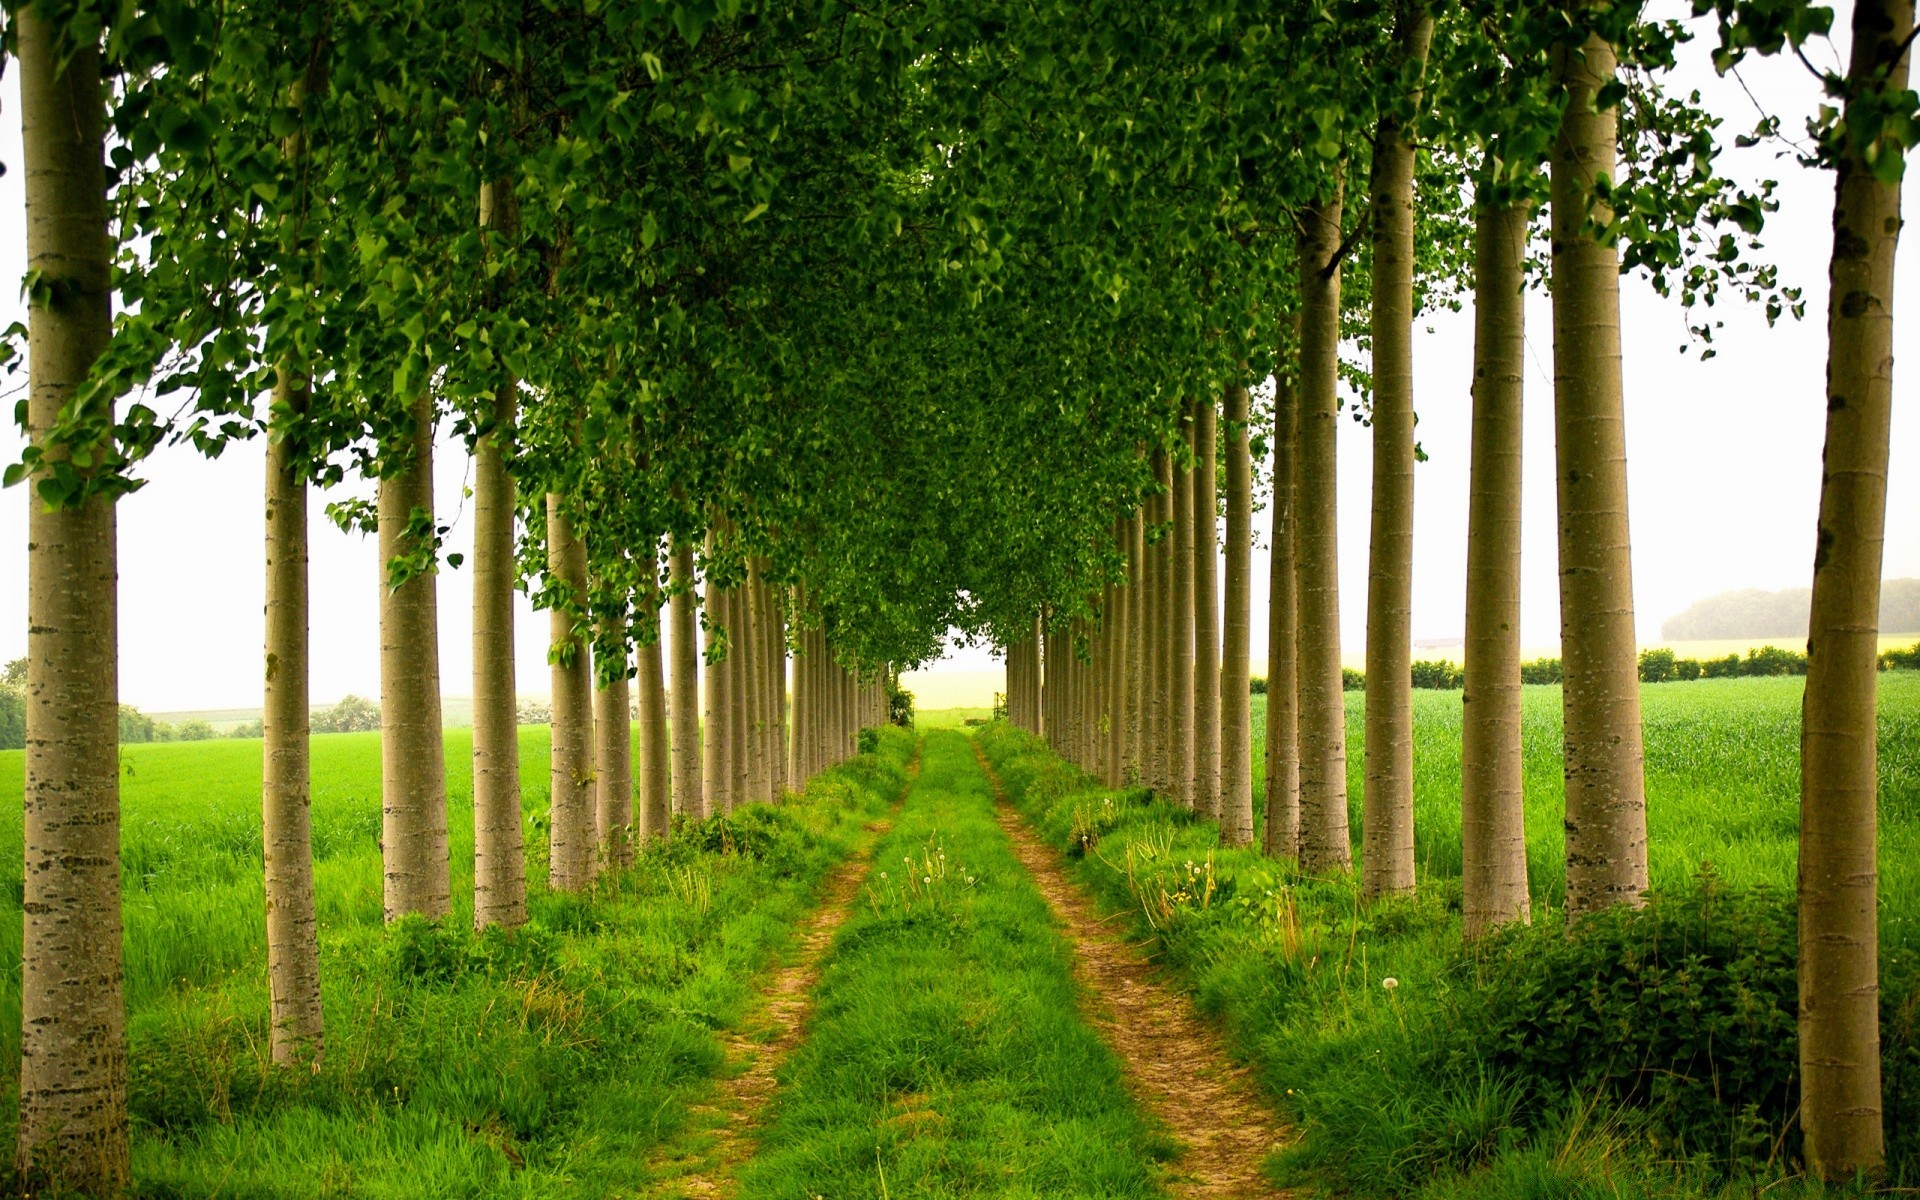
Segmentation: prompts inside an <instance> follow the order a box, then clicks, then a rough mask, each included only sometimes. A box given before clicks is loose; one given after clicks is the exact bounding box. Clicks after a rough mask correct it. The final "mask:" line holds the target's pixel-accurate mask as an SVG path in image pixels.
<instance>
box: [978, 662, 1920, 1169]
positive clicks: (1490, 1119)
mask: <svg viewBox="0 0 1920 1200" xmlns="http://www.w3.org/2000/svg"><path fill="white" fill-rule="evenodd" d="M1800 685H1801V681H1799V680H1795V679H1778V680H1776V679H1755V680H1729V681H1714V682H1695V683H1685V684H1674V685H1651V686H1648V687H1647V688H1645V689H1644V697H1645V711H1646V720H1647V745H1648V755H1647V759H1648V769H1647V788H1648V805H1649V825H1650V831H1651V839H1652V843H1653V847H1654V849H1653V874H1654V882H1655V887H1656V890H1657V891H1658V892H1660V893H1661V894H1660V895H1659V896H1658V897H1657V898H1656V900H1655V903H1654V904H1653V906H1652V907H1651V909H1650V910H1649V912H1648V913H1646V914H1642V915H1639V916H1633V917H1625V916H1622V917H1620V918H1619V919H1615V920H1608V921H1595V922H1589V923H1586V924H1583V926H1582V929H1581V931H1580V933H1579V934H1578V935H1577V936H1575V937H1572V938H1569V937H1567V936H1566V934H1565V930H1564V927H1563V926H1561V924H1560V922H1559V919H1558V914H1557V912H1556V911H1555V910H1556V909H1557V907H1558V903H1559V897H1560V895H1561V886H1562V885H1561V880H1562V867H1561V864H1560V861H1559V855H1560V853H1561V846H1562V841H1561V832H1560V805H1561V802H1562V794H1563V793H1562V783H1561V779H1560V760H1559V753H1558V734H1559V700H1560V695H1559V689H1558V688H1529V689H1528V692H1527V696H1526V726H1525V736H1526V742H1527V746H1526V785H1527V793H1528V794H1527V809H1528V820H1529V858H1530V866H1531V869H1532V874H1533V885H1534V893H1535V905H1536V920H1535V924H1534V926H1533V927H1532V928H1531V929H1526V930H1519V931H1515V932H1514V933H1512V934H1509V935H1507V936H1505V937H1502V938H1498V939H1494V940H1493V941H1491V942H1490V943H1487V944H1486V945H1483V946H1482V947H1480V948H1477V949H1475V950H1473V951H1467V950H1465V949H1463V948H1462V946H1461V942H1460V936H1461V935H1460V918H1459V880H1458V873H1459V848H1458V839H1459V812H1458V804H1459V767H1458V754H1459V695H1458V693H1451V694H1449V693H1428V694H1424V695H1417V696H1416V698H1415V738H1416V748H1415V756H1416V757H1415V773H1416V821H1417V822H1418V828H1419V834H1418V839H1419V840H1418V845H1419V867H1420V893H1419V895H1418V896H1417V897H1415V898H1412V899H1408V900H1397V901H1391V902H1386V903H1381V904H1376V905H1372V906H1368V905H1363V904H1362V902H1361V900H1360V897H1359V894H1358V890H1357V887H1356V886H1355V883H1354V880H1353V878H1352V877H1340V878H1332V879H1310V878H1303V877H1301V876H1299V875H1298V874H1297V873H1296V872H1294V871H1293V870H1292V869H1290V868H1289V867H1286V866H1284V865H1282V864H1278V863H1275V862H1272V861H1270V860H1267V859H1265V858H1263V857H1262V856H1260V855H1259V854H1258V853H1257V852H1254V851H1251V850H1225V849H1222V848H1221V847H1220V846H1219V844H1218V837H1217V830H1216V828H1215V827H1214V825H1213V824H1212V823H1210V822H1206V821H1202V820H1197V819H1195V818H1194V816H1193V815H1192V814H1190V813H1187V812H1184V811H1181V810H1179V809H1176V808H1173V807H1171V806H1168V805H1166V804H1164V803H1160V802H1157V801H1154V800H1152V799H1150V798H1149V797H1147V796H1145V795H1144V794H1142V793H1137V792H1135V793H1113V792H1109V791H1105V790H1103V789H1101V788H1099V787H1098V786H1097V785H1095V784H1094V783H1093V781H1091V780H1088V779H1085V778H1084V777H1082V776H1080V775H1079V773H1078V772H1076V771H1074V770H1073V769H1072V768H1070V767H1069V766H1067V764H1065V763H1063V762H1061V761H1060V760H1059V759H1057V758H1055V757H1054V756H1052V755H1051V754H1050V753H1049V752H1047V751H1046V750H1045V749H1044V747H1042V746H1040V745H1038V744H1037V743H1035V742H1034V741H1033V740H1032V739H1030V738H1027V737H1026V736H1025V735H1024V734H1021V733H1019V732H1018V731H1015V730H1011V729H1009V728H1007V727H1005V726H994V727H992V728H990V729H989V730H988V731H986V732H985V733H984V734H983V735H982V741H983V744H984V745H985V747H986V748H987V751H988V754H989V756H990V757H991V758H992V759H993V760H994V762H995V765H996V767H997V768H998V769H999V770H1000V772H1001V775H1002V778H1003V779H1004V780H1005V781H1006V783H1007V784H1008V786H1009V788H1010V789H1011V790H1012V792H1013V794H1014V795H1015V797H1016V800H1017V803H1019V805H1020V806H1021V807H1022V809H1023V811H1025V812H1026V813H1027V815H1028V816H1029V817H1030V818H1031V819H1033V820H1034V821H1035V822H1036V824H1037V825H1038V826H1039V828H1040V829H1041V830H1042V831H1043V832H1044V833H1045V834H1046V835H1047V836H1048V837H1049V838H1050V839H1051V840H1053V841H1054V842H1055V844H1057V845H1059V846H1060V847H1061V848H1062V849H1065V850H1067V851H1069V852H1070V853H1072V854H1075V855H1077V856H1078V857H1079V862H1078V863H1077V865H1076V867H1075V870H1076V873H1077V875H1078V878H1079V879H1080V880H1081V881H1082V882H1083V883H1084V884H1086V885H1087V886H1089V887H1091V888H1092V889H1093V890H1094V891H1095V892H1096V893H1097V894H1099V895H1100V897H1101V898H1102V899H1103V901H1104V902H1105V903H1106V904H1107V905H1109V906H1111V907H1112V908H1114V909H1115V910H1119V911H1127V912H1131V913H1132V914H1133V916H1132V920H1133V924H1134V929H1135V931H1136V933H1138V934H1140V935H1142V936H1147V937H1152V938H1154V939H1156V940H1157V943H1158V946H1157V950H1156V954H1157V958H1158V961H1160V962H1163V963H1165V964H1166V965H1167V966H1168V967H1170V968H1171V969H1172V970H1173V971H1174V972H1175V973H1176V975H1177V976H1178V977H1180V978H1181V979H1182V980H1183V981H1184V982H1185V983H1186V984H1187V985H1188V986H1189V987H1190V988H1192V990H1193V992H1194V994H1195V997H1196V1000H1197V1002H1198V1003H1199V1004H1200V1005H1201V1006H1202V1008H1203V1009H1205V1010H1207V1011H1209V1012H1211V1013H1213V1014H1214V1015H1215V1016H1216V1017H1217V1018H1218V1019H1219V1020H1220V1021H1221V1022H1222V1023H1223V1025H1224V1026H1225V1027H1226V1029H1227V1030H1228V1032H1229V1035H1230V1038H1231V1040H1232V1042H1233V1043H1234V1045H1235V1046H1236V1047H1237V1048H1238V1050H1239V1052H1240V1053H1241V1054H1243V1055H1244V1056H1245V1058H1246V1059H1247V1060H1248V1061H1249V1062H1250V1063H1251V1064H1252V1066H1253V1067H1254V1069H1255V1070H1256V1072H1257V1074H1258V1075H1259V1077H1260V1079H1261V1080H1262V1082H1263V1084H1264V1085H1265V1086H1266V1087H1267V1088H1268V1089H1269V1090H1270V1091H1271V1093H1272V1094H1273V1095H1274V1096H1275V1097H1276V1099H1277V1100H1278V1101H1279V1102H1280V1103H1282V1104H1283V1105H1284V1106H1285V1107H1286V1108H1288V1109H1289V1110H1290V1111H1291V1112H1292V1113H1293V1114H1294V1115H1295V1116H1296V1117H1297V1118H1298V1119H1299V1121H1300V1123H1301V1128H1302V1133H1303V1137H1302V1140H1301V1142H1300V1144H1299V1145H1298V1146H1297V1147H1296V1148H1295V1149H1294V1150H1292V1151H1291V1152H1290V1153H1288V1154H1286V1155H1284V1156H1282V1158H1281V1159H1280V1160H1278V1161H1276V1163H1275V1164H1274V1170H1275V1172H1276V1175H1277V1176H1278V1177H1280V1178H1282V1179H1284V1180H1287V1181H1289V1182H1303V1181H1321V1182H1325V1183H1329V1184H1331V1185H1333V1186H1334V1187H1336V1188H1338V1189H1340V1190H1343V1191H1348V1192H1352V1193H1354V1194H1359V1195H1383V1196H1384V1195H1393V1196H1430V1197H1440V1196H1446V1197H1466V1196H1475V1197H1488V1198H1492V1197H1520V1196H1539V1197H1547V1196H1556V1197H1557V1196H1567V1195H1574V1196H1579V1195H1607V1196H1612V1195H1616V1194H1617V1195H1623V1196H1642V1195H1644V1196H1701V1195H1717V1194H1719V1193H1721V1192H1722V1191H1726V1190H1731V1191H1733V1192H1735V1193H1738V1194H1751V1189H1752V1187H1754V1186H1759V1185H1760V1184H1762V1183H1767V1182H1773V1181H1777V1180H1779V1179H1781V1178H1783V1177H1784V1176H1785V1175H1788V1174H1790V1173H1791V1163H1792V1158H1793V1155H1794V1153H1795V1151H1796V1149H1797V1143H1796V1142H1795V1137H1796V1135H1795V1132H1794V1130H1793V1128H1792V1112H1791V1099H1790V1097H1791V1078H1790V1077H1791V1073H1792V1069H1793V1061H1794V1060H1793V1047H1792V1025H1793V1014H1792V1008H1793V1002H1794V998H1793V984H1792V939H1793V931H1792V914H1791V907H1790V902H1789V901H1790V896H1791V885H1792V880H1793V869H1794V836H1795V825H1796V819H1795V804H1796V794H1797V788H1798V781H1797V741H1798V701H1799V688H1800ZM1882 695H1883V704H1882V735H1881V753H1882V772H1883V773H1882V780H1883V782H1882V795H1881V809H1882V813H1883V817H1884V827H1883V845H1884V846H1885V847H1886V850H1885V853H1884V856H1883V870H1884V874H1883V892H1882V904H1883V912H1884V913H1885V914H1886V918H1885V921H1884V924H1883V928H1884V930H1885V933H1886V940H1887V953H1886V954H1885V955H1884V957H1883V961H1884V962H1885V965H1886V974H1887V980H1888V993H1889V1003H1888V1006H1887V1009H1886V1029H1887V1035H1888V1036H1887V1043H1888V1044H1887V1052H1888V1066H1889V1068H1890V1069H1889V1072H1888V1077H1889V1114H1890V1115H1889V1122H1890V1133H1891V1136H1892V1138H1893V1141H1894V1149H1895V1153H1896V1171H1897V1172H1899V1173H1903V1174H1905V1173H1912V1172H1913V1171H1914V1168H1915V1167H1916V1166H1917V1165H1920V1162H1916V1158H1917V1157H1920V1155H1917V1154H1916V1150H1920V1129H1916V1128H1915V1127H1914V1126H1915V1125H1916V1117H1920V1112H1916V1108H1917V1107H1920V1106H1917V1105H1916V1104H1915V1101H1914V1095H1915V1093H1916V1091H1920V1083H1916V1081H1917V1080H1920V1054H1916V1052H1915V1048H1914V1047H1915V1041H1916V1039H1915V1036H1914V1026H1915V1024H1916V1022H1915V1020H1914V1010H1915V1007H1916V1005H1915V1003H1914V997H1915V995H1916V993H1920V989H1916V988H1915V987H1914V985H1913V982H1912V976H1913V971H1912V966H1911V964H1912V960H1913V953H1912V948H1911V943H1912V940H1913V929H1914V926H1913V923H1912V922H1913V919H1914V917H1915V915H1916V904H1915V901H1916V896H1915V886H1916V875H1917V873H1920V865H1916V861H1915V856H1914V854H1913V853H1912V851H1913V849H1914V848H1915V847H1914V839H1915V837H1916V836H1917V834H1916V828H1917V827H1920V821H1916V819H1915V807H1916V805H1920V770H1916V765H1917V763H1920V677H1917V676H1912V675H1901V674H1898V673H1895V674H1890V675H1889V676H1886V677H1883V693H1882ZM1348 700H1349V702H1350V705H1351V709H1350V712H1349V721H1350V725H1349V737H1350V742H1349V745H1350V766H1351V769H1352V777H1351V787H1352V794H1353V801H1354V809H1355V812H1354V818H1355V819H1354V824H1353V829H1354V832H1355V834H1356V843H1357V840H1358V839H1357V834H1358V832H1359V828H1360V822H1359V811H1358V810H1359V800H1360V786H1361V758H1360V752H1361V746H1360V739H1359V732H1360V727H1361V718H1362V712H1361V708H1360V705H1359V703H1355V702H1356V701H1359V700H1360V697H1358V696H1354V695H1349V697H1348ZM1256 703H1257V704H1258V703H1259V701H1258V699H1257V698H1256ZM1263 715H1264V714H1263V713H1260V712H1257V713H1256V725H1255V727H1256V729H1259V728H1261V722H1260V721H1259V719H1258V718H1259V717H1260V716H1263ZM1256 749H1258V748H1256ZM1257 761H1258V758H1256V762H1257ZM1257 785H1258V781H1257V784H1256V786H1257ZM1357 851H1358V846H1357V845H1356V853H1357ZM1703 868H1704V872H1703ZM1783 1072H1784V1077H1785V1078H1786V1079H1787V1082H1786V1083H1785V1084H1784V1085H1783V1084H1782V1082H1781V1080H1782V1078H1783ZM1783 1089H1784V1090H1783ZM1742 1189H1746V1190H1745V1191H1742ZM1770 1194H1775V1195H1777V1194H1780V1193H1779V1190H1778V1189H1777V1188H1776V1189H1775V1190H1774V1191H1773V1192H1771V1193H1770Z"/></svg>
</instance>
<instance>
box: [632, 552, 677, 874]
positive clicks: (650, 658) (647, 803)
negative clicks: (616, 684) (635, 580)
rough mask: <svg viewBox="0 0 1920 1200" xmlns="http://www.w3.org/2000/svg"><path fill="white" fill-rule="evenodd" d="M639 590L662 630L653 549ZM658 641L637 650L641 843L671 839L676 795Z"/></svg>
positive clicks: (643, 562) (639, 599)
mask: <svg viewBox="0 0 1920 1200" xmlns="http://www.w3.org/2000/svg"><path fill="white" fill-rule="evenodd" d="M638 556H639V559H640V589H639V591H638V592H637V593H636V594H635V596H634V603H635V604H637V605H640V606H642V607H643V609H646V608H650V609H651V610H652V612H653V617H654V627H655V628H656V629H658V628H659V616H660V557H659V550H658V549H657V547H656V545H655V544H648V545H645V546H642V547H641V548H640V550H639V551H638ZM660 650H661V646H660V641H659V638H658V636H656V637H655V639H654V640H653V641H652V642H646V643H642V644H641V645H638V646H636V647H634V676H633V678H634V691H635V698H636V702H637V706H638V708H639V710H640V757H639V759H638V761H637V765H636V769H635V771H634V785H635V793H636V804H635V812H634V828H635V830H636V831H637V836H638V837H639V838H640V839H641V840H642V841H650V840H652V839H655V838H663V837H666V836H667V829H668V822H669V817H668V813H669V811H670V810H671V804H672V794H673V754H672V743H671V741H670V740H669V738H668V736H667V675H666V670H665V668H664V666H663V665H662V663H661V661H660Z"/></svg>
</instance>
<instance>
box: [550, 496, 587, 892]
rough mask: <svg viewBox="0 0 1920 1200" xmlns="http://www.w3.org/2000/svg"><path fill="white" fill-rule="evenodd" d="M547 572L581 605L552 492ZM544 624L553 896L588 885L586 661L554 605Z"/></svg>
mask: <svg viewBox="0 0 1920 1200" xmlns="http://www.w3.org/2000/svg"><path fill="white" fill-rule="evenodd" d="M547 570H548V571H550V572H552V573H553V576H554V578H555V580H556V581H557V582H559V583H561V584H563V585H564V586H566V587H567V588H568V589H570V590H571V592H572V594H573V595H574V596H575V597H576V598H578V600H579V601H580V602H582V603H584V602H585V600H586V595H587V547H586V544H585V543H584V542H582V541H581V540H580V539H579V537H577V536H576V535H575V534H574V532H573V522H572V521H570V520H568V519H567V516H566V514H565V513H564V512H562V511H561V498H560V496H559V495H558V494H555V493H549V494H548V496H547ZM547 621H548V634H549V639H550V641H549V648H548V652H547V654H548V662H549V663H550V664H551V670H550V674H551V676H552V681H553V742H552V746H551V747H550V753H549V756H548V766H549V770H550V775H549V780H550V782H549V785H548V793H547V795H548V800H547V830H548V838H549V841H548V844H547V874H548V879H549V882H550V884H551V886H552V887H553V889H554V890H555V891H559V892H577V891H579V890H580V889H582V888H584V887H586V886H587V884H588V883H589V882H590V881H591V880H592V879H593V843H594V780H593V765H594V764H593V745H594V743H593V655H592V652H591V650H590V649H589V647H588V645H587V639H586V638H584V637H582V636H581V635H580V632H579V630H578V629H576V627H575V625H574V620H573V617H572V616H571V615H570V614H568V613H567V612H566V610H565V609H563V608H559V607H555V608H554V609H552V610H551V611H550V612H549V614H548V618H547Z"/></svg>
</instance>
